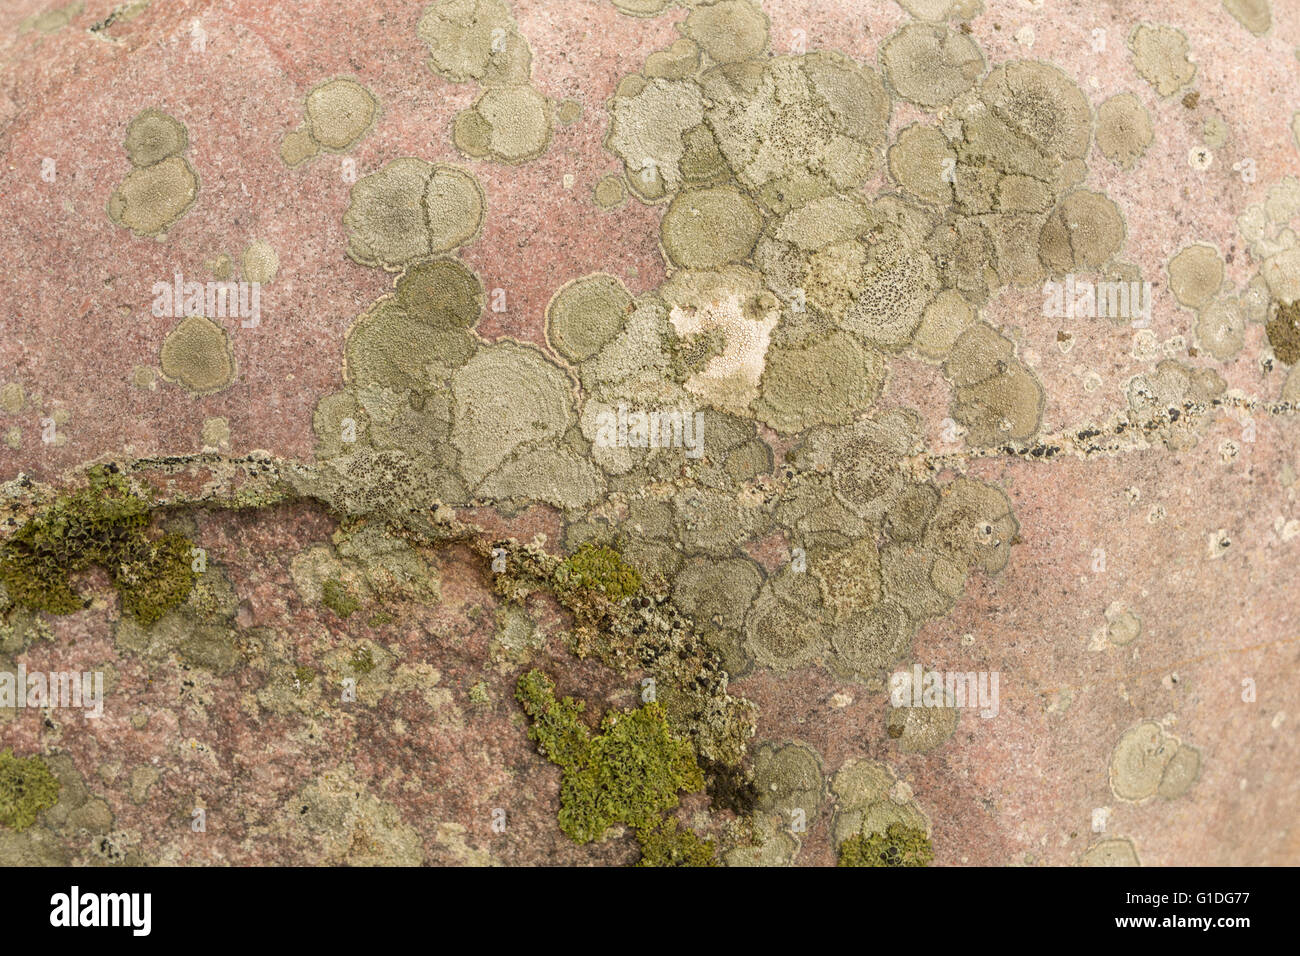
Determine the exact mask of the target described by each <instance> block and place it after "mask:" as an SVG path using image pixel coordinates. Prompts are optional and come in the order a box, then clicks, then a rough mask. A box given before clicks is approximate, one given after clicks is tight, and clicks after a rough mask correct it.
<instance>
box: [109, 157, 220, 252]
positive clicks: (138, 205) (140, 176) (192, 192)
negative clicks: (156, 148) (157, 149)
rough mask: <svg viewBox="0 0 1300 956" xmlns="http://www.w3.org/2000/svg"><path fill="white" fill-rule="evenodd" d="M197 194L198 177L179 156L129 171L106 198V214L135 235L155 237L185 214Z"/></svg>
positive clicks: (185, 160)
mask: <svg viewBox="0 0 1300 956" xmlns="http://www.w3.org/2000/svg"><path fill="white" fill-rule="evenodd" d="M198 194H199V177H198V175H197V174H196V173H195V172H194V168H193V167H192V166H190V164H189V160H187V159H185V157H183V156H170V157H168V158H167V159H163V160H160V161H159V162H156V163H154V164H153V165H152V166H142V167H138V168H136V169H133V170H131V172H130V173H128V174H127V177H126V179H124V180H122V184H121V185H120V186H118V187H117V189H116V190H114V191H113V194H112V195H111V196H110V197H109V199H108V217H109V218H110V219H111V220H113V222H115V223H116V224H117V225H119V226H125V227H126V228H127V229H130V230H131V231H132V232H134V233H135V234H136V235H140V236H157V235H160V234H162V233H164V232H166V231H167V230H168V229H170V228H171V226H172V225H173V224H174V223H175V222H176V221H177V220H178V219H180V218H181V216H183V215H185V213H186V212H187V211H188V210H189V208H190V206H192V205H194V200H195V198H196V197H197V196H198Z"/></svg>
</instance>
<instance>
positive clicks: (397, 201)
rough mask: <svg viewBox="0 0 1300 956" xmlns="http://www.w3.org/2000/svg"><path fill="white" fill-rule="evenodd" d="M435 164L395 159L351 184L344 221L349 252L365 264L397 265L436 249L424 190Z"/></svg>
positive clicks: (421, 257)
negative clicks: (432, 238) (432, 245)
mask: <svg viewBox="0 0 1300 956" xmlns="http://www.w3.org/2000/svg"><path fill="white" fill-rule="evenodd" d="M432 175H433V166H432V165H430V164H429V163H426V162H425V161H424V160H422V159H414V158H412V157H403V158H401V159H395V160H393V161H392V162H391V163H389V164H388V165H386V166H385V167H384V168H383V169H381V170H379V171H378V172H376V173H371V174H370V175H369V176H363V177H362V178H361V179H359V180H357V182H356V183H355V184H354V185H353V186H352V191H351V194H350V201H349V203H348V210H347V212H345V213H344V214H343V226H344V228H345V229H346V230H347V233H348V255H349V256H351V257H352V258H353V259H355V260H356V261H357V262H360V263H361V264H362V265H368V266H376V265H377V266H382V267H383V268H385V269H392V270H397V269H400V268H401V267H402V266H404V265H405V264H406V263H408V262H412V261H414V260H416V259H423V258H425V257H426V256H428V255H429V254H430V252H431V244H430V238H429V224H428V217H427V215H426V213H425V206H424V195H425V190H426V188H427V187H428V185H429V180H430V177H431V176H432Z"/></svg>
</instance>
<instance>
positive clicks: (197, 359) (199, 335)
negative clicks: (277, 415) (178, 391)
mask: <svg viewBox="0 0 1300 956" xmlns="http://www.w3.org/2000/svg"><path fill="white" fill-rule="evenodd" d="M161 362H162V372H163V377H165V378H166V379H168V380H169V381H172V382H177V383H179V384H180V385H183V386H184V387H185V388H187V389H189V390H190V391H191V392H193V393H195V394H196V395H207V394H210V393H212V392H219V391H221V390H222V389H223V388H225V387H226V386H228V385H229V384H230V383H231V382H233V381H234V379H235V357H234V355H233V354H232V353H231V351H230V337H229V336H228V335H227V334H226V330H225V329H223V328H222V327H221V326H220V325H218V324H217V323H215V322H213V321H212V320H211V319H208V318H204V317H203V316H201V315H196V316H191V317H190V318H188V319H185V320H184V321H183V322H181V323H180V324H179V325H177V326H176V328H174V329H172V330H171V331H170V332H169V333H167V338H166V339H164V340H163V346H162V353H161Z"/></svg>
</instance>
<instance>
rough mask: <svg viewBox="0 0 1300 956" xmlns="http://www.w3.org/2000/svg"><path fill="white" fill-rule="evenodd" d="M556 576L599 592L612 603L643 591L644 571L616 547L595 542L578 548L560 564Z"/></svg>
mask: <svg viewBox="0 0 1300 956" xmlns="http://www.w3.org/2000/svg"><path fill="white" fill-rule="evenodd" d="M557 575H558V577H559V580H560V583H562V584H568V585H570V586H572V587H576V588H579V589H581V590H586V591H599V592H600V593H601V594H603V595H605V597H607V598H609V599H610V600H611V601H622V600H624V599H625V598H629V597H631V596H632V595H634V594H636V593H637V591H639V590H641V572H639V571H638V570H637V569H636V568H634V567H632V566H631V565H630V564H627V563H626V562H625V561H624V560H623V558H622V556H621V555H620V554H619V553H618V552H617V551H616V550H614V549H613V548H611V547H609V546H608V545H603V544H597V543H596V542H594V541H588V542H587V543H586V544H584V545H582V547H580V548H578V550H577V551H575V552H574V553H573V554H572V556H570V557H569V558H568V559H567V560H565V561H564V562H563V563H562V564H561V565H560V567H559V569H558V571H557Z"/></svg>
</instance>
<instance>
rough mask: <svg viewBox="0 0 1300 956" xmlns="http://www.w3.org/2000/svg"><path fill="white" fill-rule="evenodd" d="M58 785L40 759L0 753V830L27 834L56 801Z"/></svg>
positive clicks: (10, 751)
mask: <svg viewBox="0 0 1300 956" xmlns="http://www.w3.org/2000/svg"><path fill="white" fill-rule="evenodd" d="M59 786H60V784H59V781H58V780H57V779H56V778H55V776H54V774H52V773H50V768H49V767H47V766H46V765H45V761H44V760H42V759H41V758H40V757H15V756H14V752H13V751H12V750H6V751H4V752H3V753H0V826H5V827H9V828H10V829H13V830H26V829H27V828H28V827H29V826H31V825H32V824H33V823H35V822H36V815H37V814H39V813H40V812H41V811H42V810H48V809H49V808H50V807H52V806H54V804H55V803H56V802H57V801H58V799H59Z"/></svg>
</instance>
